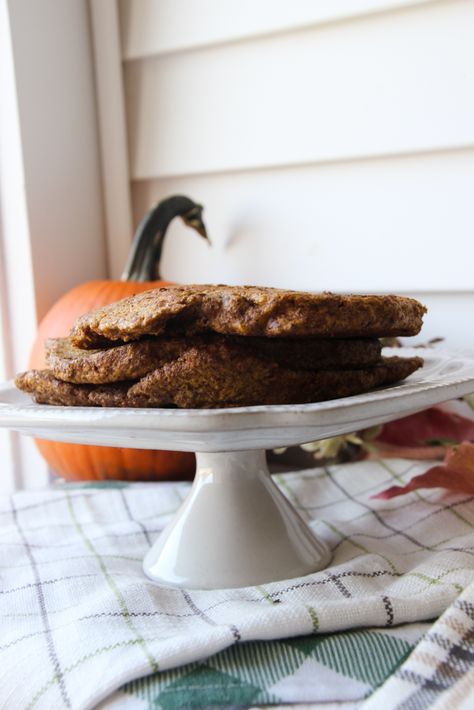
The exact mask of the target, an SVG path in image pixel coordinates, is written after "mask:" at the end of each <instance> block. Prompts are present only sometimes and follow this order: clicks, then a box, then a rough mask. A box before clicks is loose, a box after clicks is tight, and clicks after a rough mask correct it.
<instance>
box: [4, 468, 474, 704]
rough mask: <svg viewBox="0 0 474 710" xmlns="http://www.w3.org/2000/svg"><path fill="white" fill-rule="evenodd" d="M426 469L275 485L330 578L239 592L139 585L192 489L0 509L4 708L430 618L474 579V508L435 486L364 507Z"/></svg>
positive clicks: (316, 476)
mask: <svg viewBox="0 0 474 710" xmlns="http://www.w3.org/2000/svg"><path fill="white" fill-rule="evenodd" d="M429 465H430V464H422V463H413V462H407V461H402V460H396V461H390V462H360V463H356V464H348V465H343V466H337V467H333V468H331V469H327V470H324V469H315V470H306V471H300V472H298V473H292V474H287V475H281V476H277V482H278V483H279V484H280V485H281V487H282V489H283V491H284V492H285V493H286V494H287V495H288V496H289V498H290V499H291V500H292V502H293V503H294V504H295V505H296V506H297V508H298V509H299V510H300V512H301V514H302V515H303V516H304V517H306V518H307V519H308V520H309V522H310V524H311V525H312V527H313V528H314V530H315V532H316V533H317V534H318V535H320V536H321V537H322V538H324V539H325V540H326V541H327V543H328V544H329V546H330V547H331V549H332V551H333V561H332V565H331V568H330V569H329V570H326V571H322V572H319V573H316V574H312V575H308V576H306V577H303V578H299V579H293V580H286V581H283V582H275V583H272V584H266V585H262V586H260V587H248V588H245V589H235V590H218V591H196V590H193V591H187V590H179V589H169V588H165V587H160V586H157V585H154V584H152V583H151V582H149V581H148V580H146V579H145V578H144V577H143V574H142V571H141V561H142V557H143V555H144V553H145V552H146V550H147V549H148V547H149V545H150V544H151V542H152V541H153V540H154V539H155V537H156V536H157V535H158V533H159V532H160V530H161V529H162V528H163V526H164V525H165V524H166V522H167V521H168V520H169V519H170V517H171V515H172V514H173V513H174V512H175V510H176V508H177V507H178V505H179V504H180V502H181V500H182V499H183V497H184V496H185V495H186V493H187V491H188V490H189V485H188V484H184V483H179V484H148V485H146V484H143V485H139V484H138V485H134V486H129V487H118V488H115V489H97V488H96V489H81V488H77V487H65V488H61V489H57V490H51V489H49V490H46V491H41V492H20V493H17V494H15V495H13V496H12V497H10V498H5V497H4V498H2V499H0V520H1V537H0V542H1V545H0V549H1V554H2V561H1V575H2V583H1V589H0V618H1V625H2V626H1V628H2V633H1V635H0V643H1V654H2V656H1V660H2V662H1V664H0V699H1V702H2V703H3V705H2V707H5V708H7V709H9V708H15V710H17V709H18V710H22V709H26V708H28V709H30V708H31V709H32V708H45V709H46V708H47V709H48V710H50V709H51V708H55V709H56V708H58V709H61V708H91V707H94V705H96V704H97V703H98V702H99V701H101V700H102V699H104V698H106V697H107V696H108V695H109V694H110V693H112V692H113V691H114V690H116V689H117V688H119V687H121V686H123V685H124V684H125V683H127V682H130V681H133V680H136V679H138V678H142V677H144V676H146V675H149V674H157V673H161V672H163V671H167V670H168V669H172V668H176V667H178V666H183V665H185V664H190V663H194V662H196V661H200V660H203V659H206V658H209V657H211V656H213V655H214V654H216V653H218V652H220V651H223V650H224V649H226V648H229V647H231V646H233V645H235V644H243V642H246V641H254V640H259V641H264V640H269V639H283V638H290V637H296V636H304V635H308V634H320V633H321V634H323V633H326V634H327V633H329V632H335V631H343V630H347V629H353V628H356V627H393V626H395V625H396V624H402V623H406V622H413V621H422V620H427V619H433V618H435V617H437V616H439V615H440V614H441V613H442V612H444V610H445V609H446V608H447V607H448V606H449V605H450V604H451V603H452V602H453V601H454V600H455V599H456V598H457V597H458V595H459V594H461V593H462V591H463V589H464V588H465V587H467V586H468V585H469V583H470V582H471V581H473V580H474V507H473V500H472V498H467V497H466V496H459V495H448V494H445V493H442V492H440V491H439V490H433V491H430V492H429V493H419V492H417V493H413V494H410V495H409V496H404V497H401V498H399V499H393V500H391V501H374V500H372V499H371V498H370V496H371V494H373V493H375V492H377V491H378V490H381V489H383V488H385V487H387V486H388V485H389V484H390V483H393V481H394V479H395V480H396V481H406V480H408V479H409V478H410V477H411V476H413V475H416V474H419V473H421V472H423V471H424V470H426V468H428V467H429ZM251 666H252V664H249V667H251ZM249 672H250V671H249ZM295 686H296V683H295ZM337 691H338V687H337V683H336V684H335V693H336V694H337ZM264 697H265V696H263V698H262V701H263V699H264ZM278 697H279V696H278V693H277V692H275V693H274V695H273V697H272V701H273V702H277V701H278ZM334 700H337V697H336V698H334ZM259 701H260V699H259V698H258V697H255V698H253V699H252V700H251V702H252V703H254V704H255V703H258V702H259ZM230 704H234V705H235V704H239V703H236V702H235V697H234V698H233V700H232V701H231V703H230ZM240 704H241V705H242V704H244V705H245V704H247V705H248V704H249V702H248V700H246V701H245V702H243V703H242V702H241V703H240ZM155 707H159V705H155ZM173 707H178V706H177V705H174V706H173ZM183 707H189V706H183Z"/></svg>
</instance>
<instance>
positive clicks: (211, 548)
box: [0, 349, 474, 589]
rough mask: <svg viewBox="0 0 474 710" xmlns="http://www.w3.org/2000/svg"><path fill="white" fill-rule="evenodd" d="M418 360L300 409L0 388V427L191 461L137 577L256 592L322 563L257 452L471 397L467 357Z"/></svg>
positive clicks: (319, 545) (323, 556)
mask: <svg viewBox="0 0 474 710" xmlns="http://www.w3.org/2000/svg"><path fill="white" fill-rule="evenodd" d="M399 353H400V351H396V354H399ZM403 354H406V355H413V354H420V351H419V350H408V349H406V350H404V353H403ZM421 354H422V355H423V356H424V358H425V365H424V367H423V368H422V369H421V370H419V371H418V372H416V373H415V374H414V375H412V376H411V377H410V378H408V379H407V380H405V381H404V382H403V383H401V384H399V385H395V386H392V387H389V388H385V389H380V390H376V391H374V392H370V393H368V394H364V395H358V396H355V397H346V398H344V399H338V400H332V401H329V402H322V403H318V404H305V405H282V406H261V407H240V408H236V409H215V410H177V409H119V408H93V407H87V408H85V407H54V406H45V405H38V404H34V403H32V402H31V400H30V399H29V397H28V396H27V395H25V394H23V393H21V392H19V391H18V390H17V389H16V388H15V387H14V385H13V384H12V383H7V384H5V385H2V386H1V387H0V426H3V427H8V428H10V429H13V430H16V431H19V432H22V433H24V434H29V435H34V436H39V437H42V438H45V439H51V440H56V441H69V442H75V443H81V444H99V445H100V444H102V445H108V446H126V447H131V448H149V449H174V450H178V451H196V452H198V453H197V472H196V477H195V480H194V483H193V486H192V488H191V491H190V493H189V495H188V497H187V498H186V500H185V501H184V503H183V504H182V506H181V508H180V510H179V511H178V513H177V514H176V516H175V518H174V520H172V522H171V523H170V524H169V525H168V527H167V528H166V529H165V530H164V532H163V533H162V534H161V535H160V537H159V538H158V540H157V542H156V543H155V545H154V546H153V547H152V548H151V550H150V551H149V552H148V554H147V555H146V557H145V560H144V564H143V569H144V571H145V574H146V575H147V576H148V577H149V578H150V579H152V580H153V581H155V582H157V583H160V584H166V585H171V586H179V587H187V588H194V589H214V588H228V587H240V586H247V585H255V584H262V583H265V582H270V581H275V580H279V579H287V578H291V577H298V576H301V575H305V574H308V573H310V572H315V571H317V570H320V569H323V568H325V567H326V566H327V565H328V564H329V562H330V554H329V551H328V549H327V547H326V546H325V544H324V543H323V542H322V541H320V540H318V539H317V538H316V537H315V535H314V533H313V532H312V531H311V529H310V528H309V527H308V526H307V525H306V523H305V522H304V521H303V520H302V518H301V517H300V516H299V514H298V513H297V512H296V510H295V509H294V508H293V506H292V505H291V503H290V502H289V501H288V500H287V499H286V498H285V496H284V495H283V494H282V493H281V491H280V490H279V488H278V487H277V486H276V485H275V483H274V482H273V481H272V478H271V476H270V474H269V472H268V468H267V465H266V461H265V449H270V448H276V447H280V446H290V445H295V444H301V443H304V442H308V441H314V440H318V439H324V438H327V437H330V436H336V435H338V434H344V433H348V432H351V431H355V430H358V429H363V428H366V427H369V426H372V425H375V424H380V423H383V422H388V421H390V420H393V419H397V418H399V417H401V416H405V415H408V414H412V413H414V412H417V411H420V410H422V409H424V408H426V407H429V406H430V405H433V404H436V403H439V402H444V401H447V400H449V399H453V398H456V397H460V396H462V395H464V394H469V393H472V392H474V356H469V355H464V354H460V353H455V352H446V351H442V350H440V351H430V350H428V351H422V352H421Z"/></svg>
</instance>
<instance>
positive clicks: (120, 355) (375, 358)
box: [46, 334, 381, 384]
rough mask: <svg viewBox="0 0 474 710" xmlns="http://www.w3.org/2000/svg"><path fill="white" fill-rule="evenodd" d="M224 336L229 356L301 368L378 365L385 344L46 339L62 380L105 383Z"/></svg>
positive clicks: (191, 338)
mask: <svg viewBox="0 0 474 710" xmlns="http://www.w3.org/2000/svg"><path fill="white" fill-rule="evenodd" d="M216 342H220V343H221V346H222V347H223V348H225V349H226V351H227V353H228V355H229V357H230V356H232V355H239V354H240V355H248V354H251V355H252V356H254V357H256V358H259V359H260V360H264V361H266V362H267V361H270V362H275V363H277V364H279V365H282V366H283V367H288V368H290V369H295V370H320V369H323V368H339V367H344V368H351V367H362V366H367V365H375V364H376V363H377V362H379V361H380V352H381V345H380V342H379V341H378V340H377V339H375V338H372V339H370V338H366V339H353V340H345V339H344V340H341V339H334V338H333V339H323V338H317V339H316V338H306V339H304V340H295V339H291V338H272V339H270V338H251V337H249V338H241V337H239V336H222V335H216V334H209V335H204V336H189V337H186V338H184V337H181V338H178V337H176V338H163V337H161V338H160V337H156V338H147V339H144V340H136V341H133V342H130V343H126V344H124V345H115V346H113V347H108V348H104V349H100V350H83V349H80V348H77V347H76V346H75V345H73V343H72V340H71V339H70V338H50V339H48V340H47V341H46V362H47V365H48V368H49V369H50V370H51V371H52V373H53V375H54V376H55V377H56V378H58V379H59V380H63V381H65V382H73V383H78V384H80V383H89V384H105V383H109V382H121V381H122V380H136V379H138V378H139V377H142V376H143V375H146V374H148V373H149V372H151V371H152V370H155V369H156V368H157V367H159V366H160V365H161V364H162V363H164V362H167V361H169V360H174V359H176V358H177V357H179V356H180V355H182V354H183V353H185V352H186V351H187V350H189V348H192V347H205V346H207V345H209V344H212V343H216Z"/></svg>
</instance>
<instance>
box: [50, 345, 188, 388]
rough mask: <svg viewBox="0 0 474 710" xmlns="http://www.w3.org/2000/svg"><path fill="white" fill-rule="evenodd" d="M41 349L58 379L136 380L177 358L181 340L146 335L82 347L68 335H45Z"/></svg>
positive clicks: (95, 381)
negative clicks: (129, 340)
mask: <svg viewBox="0 0 474 710" xmlns="http://www.w3.org/2000/svg"><path fill="white" fill-rule="evenodd" d="M45 348H46V363H47V365H48V368H49V369H50V370H51V371H52V373H53V375H54V376H55V377H57V378H58V379H59V380H63V381H64V382H72V383H77V384H81V383H82V384H84V383H88V384H106V383H109V382H121V381H123V380H137V379H138V378H139V377H142V376H143V375H146V374H147V373H148V372H150V371H151V370H154V369H155V368H157V367H158V366H159V365H160V363H162V362H165V361H166V360H169V359H172V358H175V357H177V356H178V355H179V354H180V353H181V352H182V350H183V342H182V341H181V342H180V341H178V340H177V339H166V340H165V339H163V338H159V339H158V338H154V339H152V338H148V339H145V340H138V341H135V342H133V343H126V344H125V345H115V346H114V347H109V348H106V349H102V350H82V349H80V348H77V347H76V346H75V345H74V344H73V343H72V341H71V339H70V338H49V339H48V340H46V343H45Z"/></svg>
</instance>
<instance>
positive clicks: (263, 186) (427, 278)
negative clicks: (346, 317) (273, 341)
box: [132, 150, 474, 321]
mask: <svg viewBox="0 0 474 710" xmlns="http://www.w3.org/2000/svg"><path fill="white" fill-rule="evenodd" d="M473 184H474V150H469V151H464V152H461V151H459V152H452V153H445V154H439V155H430V156H425V157H423V158H420V157H406V158H397V159H393V160H370V161H369V160H368V161H363V162H360V163H345V164H343V163H337V164H326V165H323V166H311V167H304V168H291V169H278V170H276V169H275V170H262V171H254V172H242V173H228V174H222V175H207V176H200V177H187V178H174V179H167V180H151V181H143V182H142V181H139V182H137V183H135V184H134V185H133V191H132V198H133V204H134V220H135V223H138V221H139V220H140V218H141V217H142V215H143V214H144V213H145V211H147V210H148V209H149V208H150V206H151V205H152V204H153V203H154V202H156V201H157V200H159V199H162V198H163V197H165V196H167V195H170V194H173V193H181V194H187V195H189V196H190V197H192V198H193V199H195V200H197V201H200V202H201V203H202V204H203V205H204V206H205V220H206V224H207V226H208V231H209V234H210V238H211V240H212V247H211V248H210V247H208V245H207V244H206V243H205V242H204V241H203V240H201V239H200V238H199V237H197V236H196V235H194V234H193V233H192V232H190V231H189V230H188V229H186V227H184V226H183V225H182V223H181V222H180V221H175V222H173V224H172V225H171V231H170V234H169V238H168V239H167V241H166V244H165V249H164V256H163V263H162V273H163V275H164V277H165V278H168V279H171V280H174V281H178V282H182V283H186V282H188V283H189V282H193V281H195V282H198V283H199V282H200V283H206V282H211V283H212V282H221V283H222V282H224V283H230V284H242V283H255V284H262V285H274V286H281V287H287V288H300V289H308V290H325V289H327V290H339V291H354V292H367V291H368V292H389V291H392V292H400V291H401V292H405V293H410V292H438V291H453V292H455V291H468V292H469V291H474V276H473V267H472V265H473V264H474V238H473V235H474V203H473V200H472V185H473ZM183 255H184V258H183ZM471 321H472V314H471Z"/></svg>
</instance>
